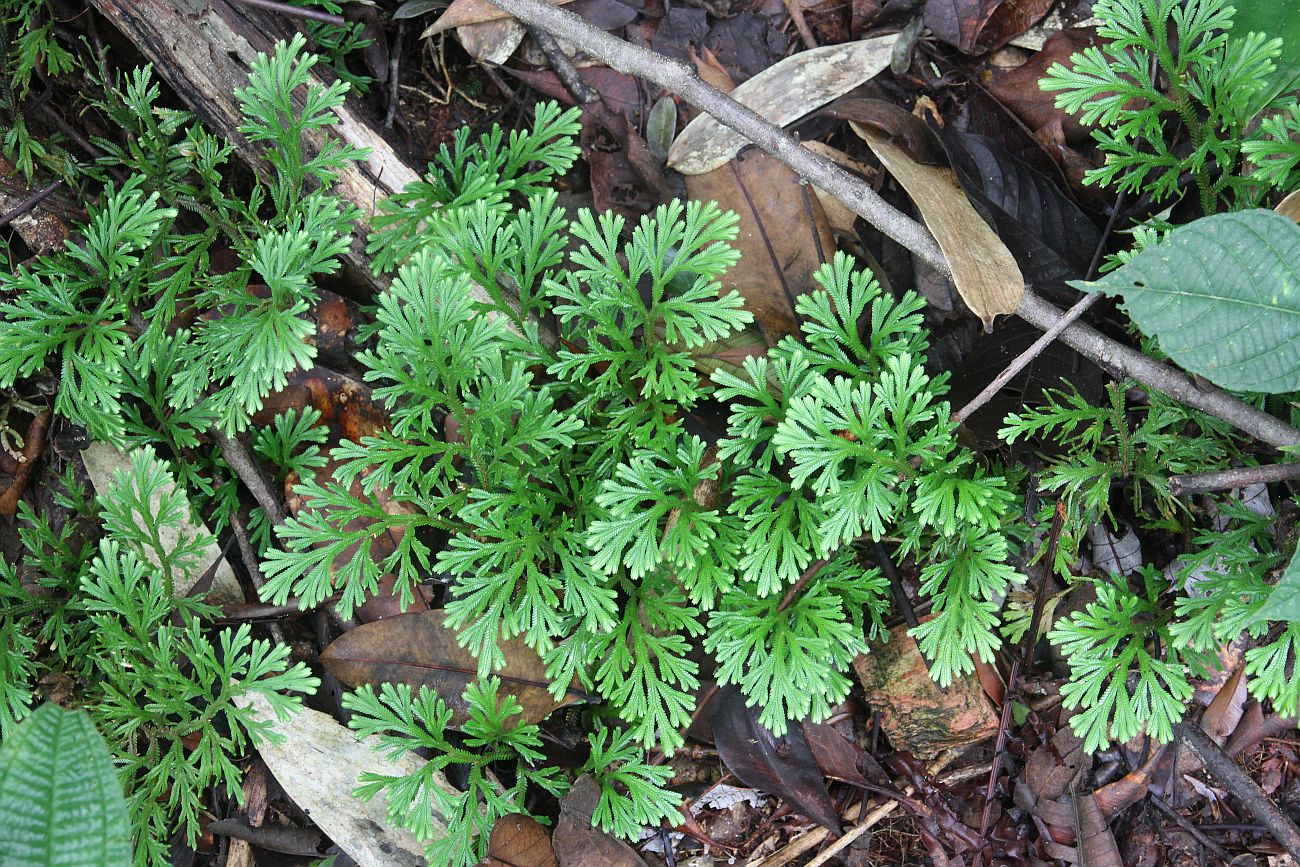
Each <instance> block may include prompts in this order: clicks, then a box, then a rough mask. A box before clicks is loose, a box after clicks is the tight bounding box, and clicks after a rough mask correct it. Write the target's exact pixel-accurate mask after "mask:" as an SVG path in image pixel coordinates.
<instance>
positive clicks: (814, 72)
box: [668, 34, 898, 175]
mask: <svg viewBox="0 0 1300 867" xmlns="http://www.w3.org/2000/svg"><path fill="white" fill-rule="evenodd" d="M897 39H898V35H897V34H892V35H889V36H877V37H875V38H873V39H863V40H860V41H858V42H846V43H844V44H842V45H826V46H823V47H821V48H814V49H812V50H811V51H803V52H800V53H799V54H795V55H792V56H790V57H787V58H786V59H784V60H782V61H780V62H779V63H775V64H773V65H772V66H770V67H768V68H767V69H765V70H763V71H762V72H760V73H759V74H758V75H755V76H754V77H753V78H751V79H749V80H748V81H746V82H745V83H744V84H741V85H739V86H738V87H736V89H735V90H733V91H732V92H731V96H732V98H733V99H735V100H737V101H738V102H741V103H743V104H744V105H746V106H748V107H749V108H751V109H753V110H754V111H756V112H758V113H759V114H761V115H762V116H763V117H765V118H766V119H767V120H769V121H771V122H772V123H774V124H776V125H777V126H785V125H786V124H788V123H791V122H793V121H796V120H798V119H799V118H801V117H803V116H804V115H806V114H808V113H809V112H810V111H813V110H815V109H818V108H821V107H822V106H823V105H825V104H826V103H828V102H830V101H831V100H833V99H835V98H836V97H839V96H843V95H844V94H846V93H848V92H849V91H850V90H852V89H853V88H855V87H857V86H858V85H860V84H862V83H863V82H865V81H869V80H870V79H872V78H874V77H875V75H876V74H877V73H879V72H880V71H881V70H883V69H885V68H887V67H888V66H889V57H890V53H891V52H892V51H893V49H894V42H895V41H896V40H897ZM747 143H748V140H747V139H746V138H745V137H744V136H742V135H740V134H739V133H737V132H735V131H733V130H731V129H729V128H727V127H724V126H723V125H722V124H721V123H719V122H718V121H716V120H714V119H713V118H712V117H711V116H709V115H700V116H699V117H697V118H695V120H693V121H691V122H690V123H689V124H687V126H686V129H684V130H682V133H681V135H679V136H677V140H676V141H675V142H673V146H672V148H671V149H670V150H669V151H668V165H669V166H670V167H672V168H674V169H677V171H679V172H681V173H682V174H684V175H698V174H702V173H704V172H708V171H712V170H713V169H716V168H717V167H718V166H721V165H723V164H724V163H726V162H727V160H729V159H731V158H732V157H734V156H735V155H736V154H737V153H739V152H740V149H741V148H743V147H744V146H745V145H746V144H747Z"/></svg>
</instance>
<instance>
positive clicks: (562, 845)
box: [552, 774, 646, 867]
mask: <svg viewBox="0 0 1300 867" xmlns="http://www.w3.org/2000/svg"><path fill="white" fill-rule="evenodd" d="M599 801H600V786H598V785H597V784H596V781H595V780H593V779H592V778H591V776H590V775H589V774H588V775H585V776H582V777H579V778H578V781H577V782H576V783H574V784H573V788H572V789H569V793H568V794H567V795H565V796H564V797H563V798H562V799H561V800H560V821H558V822H556V823H555V836H554V838H552V839H553V845H554V846H555V854H556V855H557V856H559V859H560V867H646V863H645V861H642V860H641V856H640V855H638V854H636V852H635V851H634V850H633V849H632V847H631V846H629V845H627V844H626V843H624V842H623V841H622V840H620V839H618V838H617V837H611V836H610V835H609V834H606V833H605V832H603V831H601V830H599V829H597V828H593V827H592V826H591V814H592V813H593V812H594V811H595V809H596V804H597V803H598V802H599Z"/></svg>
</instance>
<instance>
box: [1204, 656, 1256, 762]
mask: <svg viewBox="0 0 1300 867" xmlns="http://www.w3.org/2000/svg"><path fill="white" fill-rule="evenodd" d="M1245 670H1246V666H1245V665H1239V666H1237V670H1236V671H1234V672H1233V673H1232V676H1231V677H1229V678H1228V680H1227V682H1225V683H1224V684H1223V686H1221V687H1219V691H1218V693H1217V694H1216V695H1215V696H1214V700H1213V701H1211V702H1210V706H1209V707H1207V708H1206V709H1205V713H1203V714H1202V715H1201V729H1202V730H1203V731H1204V732H1205V733H1206V734H1207V735H1209V736H1210V737H1211V738H1213V739H1214V742H1215V743H1216V744H1218V745H1219V746H1223V743H1224V741H1226V740H1227V739H1228V735H1230V734H1232V733H1233V732H1234V731H1236V729H1237V724H1238V723H1240V722H1241V716H1242V713H1243V712H1244V711H1245V707H1246V698H1247V693H1246V679H1245V678H1244V677H1242V675H1243V674H1244V672H1245Z"/></svg>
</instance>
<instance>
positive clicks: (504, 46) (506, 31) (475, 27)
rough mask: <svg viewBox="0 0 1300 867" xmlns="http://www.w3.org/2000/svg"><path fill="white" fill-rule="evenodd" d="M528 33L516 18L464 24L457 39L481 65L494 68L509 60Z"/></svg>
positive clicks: (457, 33) (466, 51)
mask: <svg viewBox="0 0 1300 867" xmlns="http://www.w3.org/2000/svg"><path fill="white" fill-rule="evenodd" d="M448 11H450V10H448ZM444 17H446V16H444ZM438 20H440V21H441V20H442V19H438ZM434 26H435V27H436V26H437V25H436V24H435V25H434ZM526 33H527V31H526V30H525V29H524V25H523V24H521V23H519V21H517V20H515V19H514V18H499V19H496V20H494V21H482V22H479V23H477V24H462V25H461V26H459V27H457V28H456V38H457V39H458V40H460V47H461V48H464V49H465V53H466V54H468V55H469V56H470V57H472V58H474V59H475V60H477V61H478V62H479V63H486V64H490V65H492V66H500V65H501V64H503V63H505V62H506V61H507V60H509V59H510V55H512V54H514V53H515V49H516V48H518V47H519V43H521V42H523V41H524V36H525V34H526Z"/></svg>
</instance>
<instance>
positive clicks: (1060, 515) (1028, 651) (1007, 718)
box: [975, 500, 1065, 864]
mask: <svg viewBox="0 0 1300 867" xmlns="http://www.w3.org/2000/svg"><path fill="white" fill-rule="evenodd" d="M1064 526H1065V500H1057V501H1056V512H1055V513H1054V514H1053V515H1052V528H1051V530H1049V531H1048V535H1047V550H1046V552H1044V554H1043V560H1042V562H1043V564H1044V569H1043V577H1042V578H1041V579H1040V581H1039V582H1038V592H1037V593H1036V594H1034V610H1033V613H1032V614H1031V616H1030V618H1029V629H1028V630H1027V631H1026V632H1025V634H1024V637H1022V638H1021V639H1020V647H1019V648H1017V653H1016V658H1015V659H1014V660H1012V662H1011V672H1010V675H1009V676H1008V677H1007V692H1006V695H1004V696H1003V697H1002V716H1001V718H1000V720H999V724H998V739H997V741H996V742H995V743H994V745H993V765H992V767H990V768H989V781H988V784H987V785H986V786H985V787H984V810H983V812H982V813H981V814H980V838H981V839H983V838H985V837H987V836H988V830H989V820H990V819H991V818H992V811H993V794H994V792H996V791H997V785H998V774H999V773H1000V772H1001V770H1002V753H1003V751H1004V750H1005V749H1006V746H1007V731H1008V730H1009V729H1010V727H1011V706H1012V704H1013V702H1014V700H1015V698H1016V696H1017V694H1018V693H1019V690H1020V673H1021V671H1023V670H1028V668H1029V665H1030V662H1031V661H1032V660H1033V653H1034V645H1035V644H1037V643H1038V627H1039V623H1040V622H1041V621H1042V619H1043V609H1044V608H1045V607H1046V606H1047V586H1048V584H1049V583H1050V582H1051V580H1052V571H1053V569H1054V566H1053V564H1054V563H1055V562H1056V547H1057V545H1058V544H1059V543H1060V541H1061V530H1062V528H1064ZM982 857H983V854H982V853H981V854H980V856H978V857H977V858H976V861H975V863H976V864H980V863H982V862H981V860H980V859H981V858H982Z"/></svg>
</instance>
